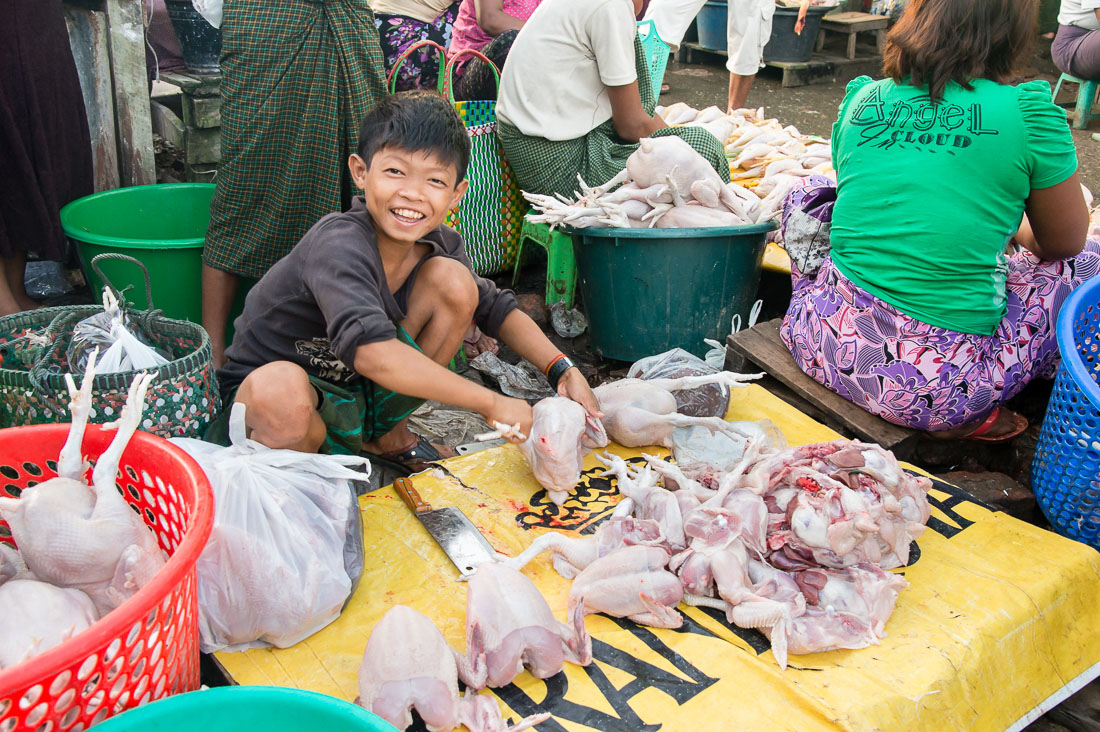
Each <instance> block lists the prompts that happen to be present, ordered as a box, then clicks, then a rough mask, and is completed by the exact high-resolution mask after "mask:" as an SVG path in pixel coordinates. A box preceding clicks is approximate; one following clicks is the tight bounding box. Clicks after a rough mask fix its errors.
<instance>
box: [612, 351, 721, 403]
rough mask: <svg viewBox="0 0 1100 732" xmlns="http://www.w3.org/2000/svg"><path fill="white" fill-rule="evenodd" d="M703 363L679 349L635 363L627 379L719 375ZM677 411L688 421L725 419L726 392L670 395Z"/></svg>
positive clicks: (712, 387) (710, 389) (706, 389)
mask: <svg viewBox="0 0 1100 732" xmlns="http://www.w3.org/2000/svg"><path fill="white" fill-rule="evenodd" d="M718 371H719V369H716V368H714V367H712V366H709V365H707V363H706V362H705V361H703V359H701V358H699V357H698V356H696V355H694V354H692V353H688V352H687V351H685V350H684V349H682V348H673V349H672V350H671V351H665V352H664V353H658V354H657V355H656V356H646V357H645V358H642V359H639V360H637V361H635V362H634V365H632V366H631V367H630V370H629V371H627V372H626V376H627V378H630V379H678V378H680V377H682V376H704V375H709V374H716V373H718ZM672 396H674V397H676V411H677V412H679V413H680V414H686V415H688V416H689V417H724V416H725V415H726V409H727V408H728V407H729V401H730V394H729V390H727V389H726V387H724V386H719V385H718V384H707V385H706V386H699V387H696V388H694V389H681V390H679V391H674V392H672Z"/></svg>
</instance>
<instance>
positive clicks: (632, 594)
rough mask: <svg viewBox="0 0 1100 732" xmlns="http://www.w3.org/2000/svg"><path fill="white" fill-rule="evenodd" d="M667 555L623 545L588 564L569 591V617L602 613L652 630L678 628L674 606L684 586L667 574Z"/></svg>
mask: <svg viewBox="0 0 1100 732" xmlns="http://www.w3.org/2000/svg"><path fill="white" fill-rule="evenodd" d="M668 560H669V556H668V552H667V551H665V550H664V549H662V548H661V547H658V546H626V547H623V548H622V549H619V550H617V551H614V552H612V553H610V554H608V555H606V556H603V557H600V558H599V559H597V560H596V561H594V562H592V564H589V565H588V567H586V568H585V569H584V571H582V572H581V573H580V574H579V575H577V578H576V579H575V580H573V587H572V588H571V589H570V592H569V615H570V617H572V616H573V613H574V612H575V611H576V610H577V608H578V607H583V609H584V612H585V614H588V613H604V614H606V615H612V616H614V617H617V618H629V619H630V620H633V621H634V622H636V623H641V624H642V625H650V626H653V627H654V628H679V627H680V625H681V624H682V623H683V622H684V618H683V616H682V615H680V613H679V612H677V611H676V609H675V608H676V605H678V604H679V603H680V600H681V599H682V598H683V596H684V586H683V585H682V584H680V580H679V579H678V578H677V577H676V575H674V574H672V573H671V572H669V571H668V569H667V567H668Z"/></svg>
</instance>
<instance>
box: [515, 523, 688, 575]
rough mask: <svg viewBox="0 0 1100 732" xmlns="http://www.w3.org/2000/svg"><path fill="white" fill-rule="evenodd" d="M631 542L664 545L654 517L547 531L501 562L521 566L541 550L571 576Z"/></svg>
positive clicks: (559, 571)
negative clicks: (585, 531)
mask: <svg viewBox="0 0 1100 732" xmlns="http://www.w3.org/2000/svg"><path fill="white" fill-rule="evenodd" d="M634 544H641V545H643V546H667V542H666V541H665V536H664V534H663V533H662V532H661V525H660V524H658V523H657V522H656V521H650V520H648V519H636V518H632V517H627V518H620V517H617V516H612V517H611V518H610V519H608V520H607V521H604V522H602V523H601V524H600V525H599V527H597V529H596V533H594V534H591V535H588V536H570V535H568V534H563V533H559V532H557V531H550V532H547V533H545V534H543V535H542V536H540V537H538V538H537V539H535V540H534V541H532V542H531V543H530V544H529V545H528V547H527V548H526V549H524V550H523V551H522V552H520V553H519V554H517V555H516V556H514V557H501V558H500V562H501V563H502V564H504V565H505V566H508V567H511V568H512V569H515V570H520V569H523V568H524V567H525V566H527V563H528V562H530V561H531V560H532V559H534V558H535V557H537V556H538V555H540V554H542V553H543V552H552V555H551V557H552V558H551V562H552V563H553V565H554V570H555V571H556V572H557V573H558V574H560V575H561V576H562V577H564V578H565V579H573V578H574V577H576V576H577V575H578V574H579V573H580V572H581V570H583V569H584V568H585V567H587V566H588V565H590V564H592V562H594V561H596V560H597V559H599V558H600V557H602V556H605V555H607V554H610V553H611V552H613V551H616V550H617V549H621V548H623V547H624V546H632V545H634Z"/></svg>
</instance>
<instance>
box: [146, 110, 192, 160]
mask: <svg viewBox="0 0 1100 732" xmlns="http://www.w3.org/2000/svg"><path fill="white" fill-rule="evenodd" d="M149 111H150V113H151V114H152V117H153V132H155V133H157V134H158V135H160V136H161V137H163V138H164V139H165V140H167V141H168V142H170V143H172V144H173V145H175V146H176V147H178V148H180V149H183V146H184V130H183V121H182V120H181V119H180V118H179V117H177V116H176V113H175V112H173V111H172V110H171V109H169V108H168V107H166V106H164V105H163V104H161V103H160V102H152V103H151V104H150V106H149Z"/></svg>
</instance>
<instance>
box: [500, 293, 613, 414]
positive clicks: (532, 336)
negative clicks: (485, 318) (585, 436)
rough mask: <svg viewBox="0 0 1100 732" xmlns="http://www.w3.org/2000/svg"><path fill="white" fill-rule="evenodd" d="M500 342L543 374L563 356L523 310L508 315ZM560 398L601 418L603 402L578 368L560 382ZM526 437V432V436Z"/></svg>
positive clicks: (569, 370) (573, 368) (567, 372)
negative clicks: (575, 403)
mask: <svg viewBox="0 0 1100 732" xmlns="http://www.w3.org/2000/svg"><path fill="white" fill-rule="evenodd" d="M499 335H500V339H501V340H502V341H504V343H505V344H507V345H508V347H510V348H511V349H512V350H513V351H515V352H516V353H518V354H519V355H520V356H522V357H523V358H525V359H527V360H528V361H530V362H531V363H532V364H534V366H535V367H537V368H538V369H539V370H540V371H542V372H543V373H546V367H547V366H549V365H550V362H551V361H553V360H554V359H555V358H557V357H558V356H559V355H561V351H560V350H559V349H558V347H557V346H555V345H554V344H553V343H551V342H550V339H549V338H547V337H546V334H544V333H543V332H542V330H541V329H539V327H538V326H537V325H535V321H533V320H531V318H530V317H528V315H527V313H525V312H523V311H522V310H513V311H512V312H510V313H508V316H507V317H506V318H505V319H504V322H503V323H501V325H500V333H499ZM558 395H559V396H563V397H566V398H568V399H572V400H573V401H575V402H577V403H578V404H580V405H581V406H582V407H584V408H585V409H586V410H587V411H588V413H589V414H591V415H592V416H593V417H596V418H599V417H602V416H603V414H601V413H600V403H599V401H598V400H597V399H596V395H595V394H593V393H592V389H591V388H589V386H588V382H587V381H586V380H585V378H584V376H583V375H582V374H581V372H580V369H578V368H577V367H576V366H574V367H572V368H570V369H568V370H566V371H565V373H563V374H562V375H561V379H560V380H559V381H558ZM525 434H526V433H525Z"/></svg>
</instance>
